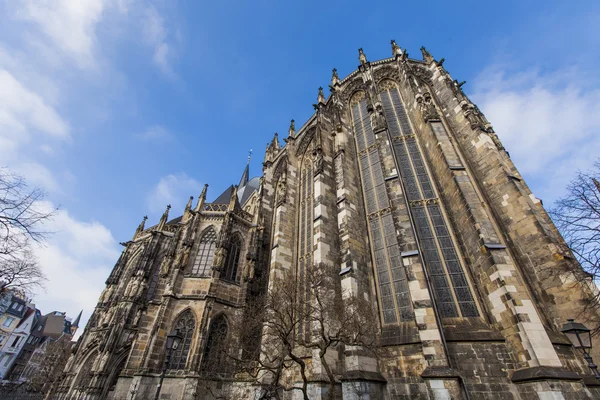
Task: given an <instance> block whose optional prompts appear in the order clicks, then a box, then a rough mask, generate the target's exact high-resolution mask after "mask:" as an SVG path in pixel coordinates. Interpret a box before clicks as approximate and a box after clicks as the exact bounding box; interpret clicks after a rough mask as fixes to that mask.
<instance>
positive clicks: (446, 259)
mask: <svg viewBox="0 0 600 400" xmlns="http://www.w3.org/2000/svg"><path fill="white" fill-rule="evenodd" d="M380 91H381V93H380V94H381V101H382V103H383V111H384V115H385V118H386V121H387V124H388V129H389V133H390V137H391V139H392V148H393V151H394V154H395V157H396V161H397V163H398V169H399V173H400V176H401V178H402V182H403V183H404V187H405V190H406V196H407V199H408V201H409V204H410V208H411V211H412V214H413V217H414V221H415V225H416V231H417V236H418V239H419V243H420V245H421V249H422V251H423V254H422V257H423V259H424V262H425V265H426V267H427V269H428V272H429V275H430V276H431V279H432V283H433V288H434V291H435V298H436V302H437V305H438V308H439V310H440V314H441V316H442V317H446V318H451V317H477V316H479V311H478V309H477V306H476V303H475V300H474V298H473V295H472V292H471V288H470V286H469V283H468V281H467V277H466V276H465V273H464V270H463V266H462V264H461V261H460V258H459V255H458V251H457V249H456V244H455V242H454V240H453V238H452V235H451V233H450V230H449V228H448V226H447V223H446V219H445V217H444V212H443V209H442V205H441V203H440V202H439V201H438V198H437V195H436V192H435V189H434V187H433V184H432V181H431V177H430V175H429V172H428V170H427V167H426V166H425V162H424V160H423V156H422V153H421V150H420V147H419V143H418V141H417V138H416V137H415V135H414V133H413V130H412V127H411V125H410V122H409V119H408V116H407V114H406V111H405V109H404V106H403V104H402V100H401V97H400V92H399V91H398V88H397V87H396V85H395V84H394V83H393V82H391V81H387V82H385V83H384V84H383V85H380Z"/></svg>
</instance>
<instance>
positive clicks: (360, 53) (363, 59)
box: [358, 47, 367, 65]
mask: <svg viewBox="0 0 600 400" xmlns="http://www.w3.org/2000/svg"><path fill="white" fill-rule="evenodd" d="M358 60H359V61H360V63H361V64H363V65H364V64H366V63H367V56H366V55H365V53H364V52H363V49H362V47H361V48H360V49H358Z"/></svg>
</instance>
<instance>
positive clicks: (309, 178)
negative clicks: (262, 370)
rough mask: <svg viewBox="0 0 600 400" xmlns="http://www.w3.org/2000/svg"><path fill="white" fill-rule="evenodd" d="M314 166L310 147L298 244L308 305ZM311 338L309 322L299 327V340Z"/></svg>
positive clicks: (300, 278) (304, 168)
mask: <svg viewBox="0 0 600 400" xmlns="http://www.w3.org/2000/svg"><path fill="white" fill-rule="evenodd" d="M313 174H314V166H313V156H312V145H310V146H308V148H307V150H306V152H305V154H304V156H303V157H302V166H301V168H300V201H299V204H300V212H299V221H298V226H299V229H300V232H299V234H300V241H299V243H298V270H297V275H298V285H299V290H298V293H299V296H304V297H305V301H304V302H300V303H301V304H302V303H303V304H308V298H309V296H310V291H309V290H308V289H309V288H308V287H307V285H308V275H307V274H308V273H309V270H310V269H311V268H312V266H313V220H314V176H313ZM300 320H301V321H302V320H304V312H303V310H300ZM309 338H310V324H309V322H308V320H306V322H305V323H304V324H300V325H299V326H298V339H299V340H308V339H309Z"/></svg>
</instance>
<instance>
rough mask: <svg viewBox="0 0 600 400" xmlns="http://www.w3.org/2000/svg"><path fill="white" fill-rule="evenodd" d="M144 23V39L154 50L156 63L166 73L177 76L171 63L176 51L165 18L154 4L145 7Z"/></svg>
mask: <svg viewBox="0 0 600 400" xmlns="http://www.w3.org/2000/svg"><path fill="white" fill-rule="evenodd" d="M142 24H143V35H144V40H145V41H146V43H147V44H148V45H149V46H150V47H152V50H153V52H154V53H153V56H152V59H153V61H154V63H155V64H156V65H157V66H158V68H159V69H160V70H161V71H162V72H163V73H164V74H165V75H167V76H169V77H173V76H175V73H174V71H173V67H172V65H171V62H172V60H173V58H174V52H173V49H172V47H171V45H169V43H168V41H167V36H168V35H167V33H168V31H167V28H166V25H165V20H164V18H163V17H162V16H161V15H160V14H159V12H158V11H157V10H156V8H155V7H154V6H152V5H150V6H148V7H146V9H145V12H144V16H143V21H142Z"/></svg>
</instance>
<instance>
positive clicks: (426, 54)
mask: <svg viewBox="0 0 600 400" xmlns="http://www.w3.org/2000/svg"><path fill="white" fill-rule="evenodd" d="M421 53H422V54H423V60H424V61H427V62H428V63H429V62H432V61H433V56H432V55H431V53H429V52H428V51H427V49H426V48H425V46H421Z"/></svg>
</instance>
